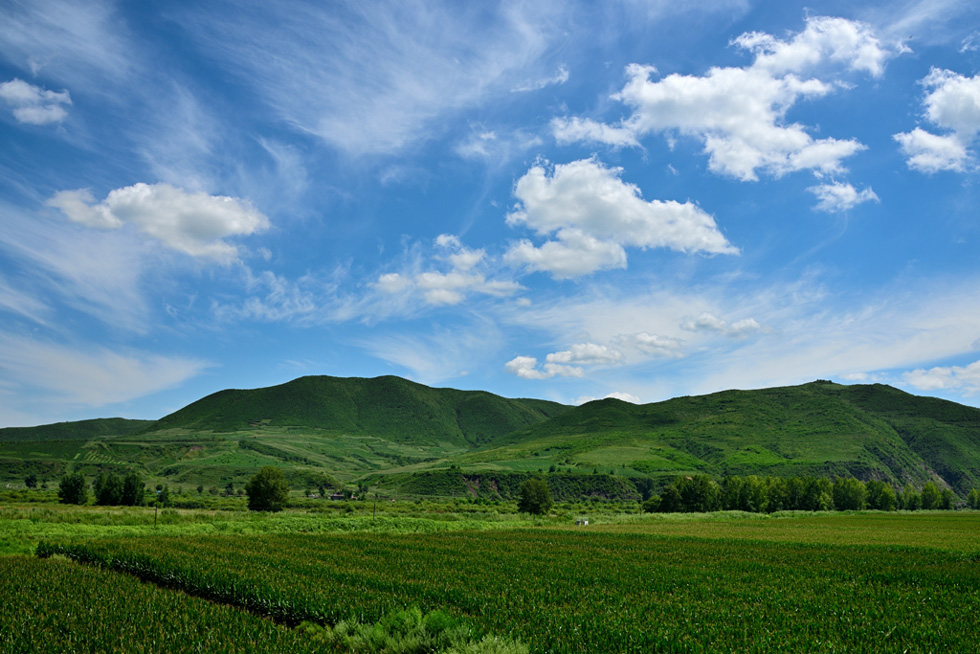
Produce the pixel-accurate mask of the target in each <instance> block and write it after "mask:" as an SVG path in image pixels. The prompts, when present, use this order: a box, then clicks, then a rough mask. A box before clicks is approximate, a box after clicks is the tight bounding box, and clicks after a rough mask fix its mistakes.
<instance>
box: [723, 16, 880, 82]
mask: <svg viewBox="0 0 980 654" xmlns="http://www.w3.org/2000/svg"><path fill="white" fill-rule="evenodd" d="M733 43H735V44H736V45H738V46H740V47H742V48H745V49H746V50H749V51H751V52H753V53H755V55H756V59H755V62H754V63H753V67H755V68H759V69H761V70H767V71H769V72H770V73H771V74H773V75H784V74H787V73H801V72H803V71H806V70H808V69H811V68H814V67H817V66H819V65H821V64H823V63H824V62H832V63H837V64H841V65H844V66H846V67H848V68H850V69H851V70H858V71H865V72H867V73H870V74H871V75H873V76H874V77H880V76H881V74H882V73H883V72H884V70H885V62H886V61H887V60H888V58H889V57H890V56H891V53H889V52H888V51H887V50H885V49H884V48H882V46H881V42H880V41H879V40H878V39H877V37H875V35H874V33H873V32H872V31H871V28H870V27H869V26H868V25H865V24H864V23H859V22H855V21H851V20H846V19H844V18H831V17H826V16H814V17H811V18H808V19H807V21H806V29H805V30H803V31H802V32H800V33H799V34H797V35H795V36H794V37H793V39H792V40H791V41H780V40H779V39H777V38H775V37H774V36H772V35H770V34H765V33H763V32H749V33H746V34H742V35H741V36H739V37H738V38H736V39H735V40H734V41H733Z"/></svg>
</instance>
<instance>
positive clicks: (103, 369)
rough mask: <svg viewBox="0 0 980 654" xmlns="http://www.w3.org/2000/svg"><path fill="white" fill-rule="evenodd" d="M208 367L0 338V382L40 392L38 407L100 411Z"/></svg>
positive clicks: (143, 355) (201, 363) (89, 347)
mask: <svg viewBox="0 0 980 654" xmlns="http://www.w3.org/2000/svg"><path fill="white" fill-rule="evenodd" d="M211 365H212V364H210V363H209V362H207V361H204V360H201V359H197V358H188V357H181V356H165V355H161V354H158V353H151V352H145V351H140V350H122V351H120V350H116V349H110V348H107V347H102V346H92V345H91V344H85V345H80V344H78V343H71V344H59V343H53V342H46V341H42V340H37V339H33V338H25V337H22V336H13V335H10V334H2V335H0V378H2V379H3V380H4V381H5V382H7V383H9V384H15V385H17V386H18V387H21V388H23V387H34V388H37V389H41V392H42V397H43V399H38V400H35V402H36V403H38V404H40V403H41V402H50V403H54V404H58V405H67V406H85V407H101V406H106V405H109V404H115V403H118V402H125V401H128V400H132V399H134V398H138V397H142V396H144V395H148V394H150V393H155V392H158V391H161V390H164V389H168V388H173V387H175V386H178V385H180V384H181V383H183V382H184V381H186V380H188V379H190V378H192V377H194V376H196V375H198V374H200V373H201V372H202V371H203V370H205V369H206V368H208V367H210V366H211Z"/></svg>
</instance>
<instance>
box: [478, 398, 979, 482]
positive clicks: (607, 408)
mask: <svg viewBox="0 0 980 654" xmlns="http://www.w3.org/2000/svg"><path fill="white" fill-rule="evenodd" d="M504 440H505V441H506V443H505V444H502V445H500V446H498V447H496V448H493V449H491V450H485V451H482V452H478V453H472V454H469V455H466V456H464V457H463V459H462V461H461V465H464V466H465V465H466V464H467V463H468V464H470V465H478V464H480V463H481V462H492V461H494V460H511V461H512V460H518V459H525V460H526V459H527V458H528V455H529V454H532V455H535V456H536V457H537V458H539V460H542V461H544V462H556V463H557V464H558V465H559V466H561V465H562V464H572V465H577V466H597V467H599V468H600V469H607V468H613V469H616V468H620V469H623V470H624V472H625V473H626V474H642V475H646V476H651V477H661V478H666V477H670V476H674V475H678V474H693V473H698V472H703V473H707V474H710V475H713V476H716V477H722V476H724V475H749V474H757V475H775V476H802V475H816V476H836V475H853V476H856V477H859V478H862V479H869V478H876V479H883V480H887V481H890V482H892V483H894V484H897V485H901V484H904V483H906V482H910V483H912V484H914V485H921V484H923V483H925V482H926V481H929V480H934V481H939V482H941V483H942V485H948V486H949V487H951V488H952V489H953V490H954V491H956V492H958V493H961V494H962V493H965V492H967V491H968V490H969V489H970V488H973V487H976V486H978V485H980V409H974V408H971V407H966V406H963V405H959V404H956V403H953V402H948V401H945V400H939V399H935V398H926V397H918V396H915V395H910V394H908V393H905V392H903V391H900V390H898V389H895V388H892V387H890V386H884V385H880V384H875V385H854V386H842V385H839V384H834V383H831V382H824V381H818V382H813V383H810V384H804V385H802V386H793V387H785V388H771V389H763V390H756V391H724V392H721V393H714V394H711V395H704V396H696V397H680V398H675V399H672V400H668V401H665V402H658V403H655V404H645V405H634V404H629V403H626V402H621V401H619V400H614V399H607V400H600V401H596V402H590V403H589V404H586V405H583V406H581V407H576V408H574V409H572V410H570V411H568V412H566V413H564V414H562V415H560V416H557V417H555V418H554V419H552V420H549V421H548V422H545V423H541V424H538V425H535V426H532V427H529V428H527V429H523V430H519V431H517V432H515V433H513V434H510V435H509V436H508V437H507V438H506V439H504Z"/></svg>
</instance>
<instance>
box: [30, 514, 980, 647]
mask: <svg viewBox="0 0 980 654" xmlns="http://www.w3.org/2000/svg"><path fill="white" fill-rule="evenodd" d="M38 553H39V555H42V556H44V555H48V554H54V553H63V554H66V555H68V556H71V557H74V558H78V559H80V560H86V561H90V562H93V563H99V564H101V565H104V566H107V567H109V568H113V569H117V570H126V571H129V572H132V573H134V574H136V575H139V576H140V577H142V578H144V579H147V580H152V581H155V582H156V583H161V584H165V585H168V586H170V587H174V588H179V589H182V590H186V591H187V592H190V593H193V594H199V595H202V596H205V597H210V598H212V599H217V600H221V601H223V602H229V603H233V604H236V605H239V606H245V607H249V608H251V609H252V610H255V611H259V612H262V613H264V614H267V615H273V616H275V617H277V618H278V619H280V620H283V621H285V622H287V623H298V622H299V621H301V620H315V621H319V622H324V623H327V624H333V623H336V622H338V621H339V620H342V619H355V620H359V621H361V622H372V621H375V620H377V619H379V618H380V617H381V616H383V615H385V614H390V613H391V612H393V611H397V610H399V609H402V608H404V607H406V606H413V605H416V606H419V607H420V608H421V609H422V610H423V611H429V610H434V609H444V610H447V611H449V612H451V613H455V614H457V615H460V616H466V617H468V618H469V621H471V622H472V624H474V625H476V626H477V627H478V628H480V629H483V630H485V631H486V632H488V633H498V634H508V635H510V636H513V637H516V638H518V639H520V640H521V641H523V642H525V643H529V644H530V646H531V651H532V652H550V653H578V652H718V651H732V652H734V651H739V652H784V651H853V652H902V651H914V652H920V651H921V652H928V651H972V650H973V648H974V647H975V644H976V642H977V641H978V639H980V619H978V615H980V592H978V591H980V566H978V565H977V563H976V562H975V561H974V560H973V557H972V556H971V555H969V554H965V553H962V552H952V551H940V550H935V549H926V548H922V549H919V548H909V547H895V546H848V545H827V544H821V545H813V544H798V543H778V542H770V543H765V542H758V541H745V540H742V541H740V540H727V541H724V540H709V539H696V538H689V537H663V536H652V535H642V534H639V535H638V534H613V533H570V532H560V531H540V530H538V531H534V530H517V531H494V532H483V533H472V532H455V533H443V534H423V535H411V536H409V535H393V534H320V535H307V534H288V535H263V536H254V537H248V538H246V537H240V536H239V537H235V536H208V537H193V538H145V537H144V538H127V539H116V540H106V541H94V542H88V543H85V544H76V545H52V544H42V545H41V547H39V550H38Z"/></svg>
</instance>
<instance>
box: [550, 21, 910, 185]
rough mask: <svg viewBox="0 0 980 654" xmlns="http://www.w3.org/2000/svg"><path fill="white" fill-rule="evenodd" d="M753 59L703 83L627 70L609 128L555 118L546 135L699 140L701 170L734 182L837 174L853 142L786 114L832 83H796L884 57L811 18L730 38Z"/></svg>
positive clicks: (863, 33) (857, 33)
mask: <svg viewBox="0 0 980 654" xmlns="http://www.w3.org/2000/svg"><path fill="white" fill-rule="evenodd" d="M733 44H734V45H737V46H739V47H741V48H744V49H747V50H749V51H751V52H753V53H754V54H755V60H754V62H753V63H752V64H751V65H750V66H747V67H744V68H712V69H710V70H709V71H708V73H707V74H706V75H704V76H700V77H698V76H693V75H679V74H676V73H675V74H671V75H668V76H667V77H664V78H663V79H660V80H658V81H653V80H652V79H651V77H652V76H653V75H654V74H656V72H657V71H656V69H655V68H654V67H652V66H642V65H639V64H631V65H630V66H628V67H627V69H626V74H627V76H628V77H629V81H628V82H627V84H626V86H625V87H623V89H622V90H621V91H620V92H619V93H617V94H615V95H614V96H613V99H615V100H619V101H621V102H623V103H624V104H626V105H627V106H629V107H631V108H632V110H633V113H632V115H630V116H629V117H627V118H626V119H624V120H622V121H621V122H620V123H619V124H617V125H604V124H602V123H598V122H595V121H591V120H587V119H585V120H583V119H579V118H559V119H555V120H554V121H553V122H552V130H553V133H554V135H555V137H556V138H557V139H558V141H559V142H569V141H591V142H599V143H606V144H608V145H612V146H616V147H622V146H626V145H634V144H636V143H638V142H639V139H640V138H642V137H644V136H646V135H648V134H653V133H663V134H665V135H666V136H667V137H668V138H672V134H675V133H678V134H681V135H685V136H691V137H693V138H696V139H698V140H700V141H701V142H703V143H704V148H705V152H706V153H707V154H708V155H709V168H710V169H711V170H712V171H714V172H717V173H720V174H724V175H729V176H732V177H735V178H737V179H741V180H745V181H751V180H756V179H758V175H759V172H765V173H768V174H770V175H773V176H776V177H779V176H781V175H784V174H786V173H790V172H794V171H799V170H812V171H813V172H815V173H817V174H819V175H825V174H834V173H840V172H843V170H844V167H843V164H842V161H843V159H845V158H847V157H850V156H851V155H853V154H855V153H856V152H859V151H860V150H863V149H864V148H865V146H864V145H862V144H861V143H858V142H857V141H856V140H854V139H846V140H839V139H835V138H825V139H814V138H813V137H811V136H810V135H809V134H808V133H807V131H806V129H805V127H804V126H803V125H800V124H797V123H791V124H787V123H786V121H785V117H786V113H787V111H788V110H789V109H790V108H791V107H792V106H793V105H795V104H796V103H797V102H798V101H799V100H801V99H807V98H815V97H821V96H825V95H827V94H829V93H831V92H833V91H834V90H835V89H837V88H839V86H838V85H836V84H834V82H833V80H831V81H824V80H823V79H820V78H818V77H811V78H808V79H807V78H801V77H800V75H803V74H809V73H811V72H813V73H817V74H820V73H822V72H823V69H825V68H827V67H828V66H829V65H830V64H834V65H836V66H843V67H845V68H848V69H850V70H855V71H866V72H868V73H870V74H871V75H873V76H878V75H880V74H881V72H882V70H883V66H884V62H885V61H886V60H887V59H888V57H890V56H892V53H890V52H889V51H887V50H886V49H884V48H883V47H882V46H881V44H880V42H879V41H878V40H877V39H876V38H875V36H874V34H872V32H871V30H870V28H869V27H868V26H866V25H864V24H862V23H857V22H854V21H849V20H845V19H842V18H826V17H811V18H808V19H807V21H806V28H805V29H804V31H802V32H800V33H798V34H796V35H794V36H793V38H792V39H790V40H787V41H784V40H780V39H777V38H776V37H774V36H771V35H769V34H763V33H759V32H752V33H747V34H743V35H741V36H740V37H738V38H736V39H735V40H734V41H733Z"/></svg>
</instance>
